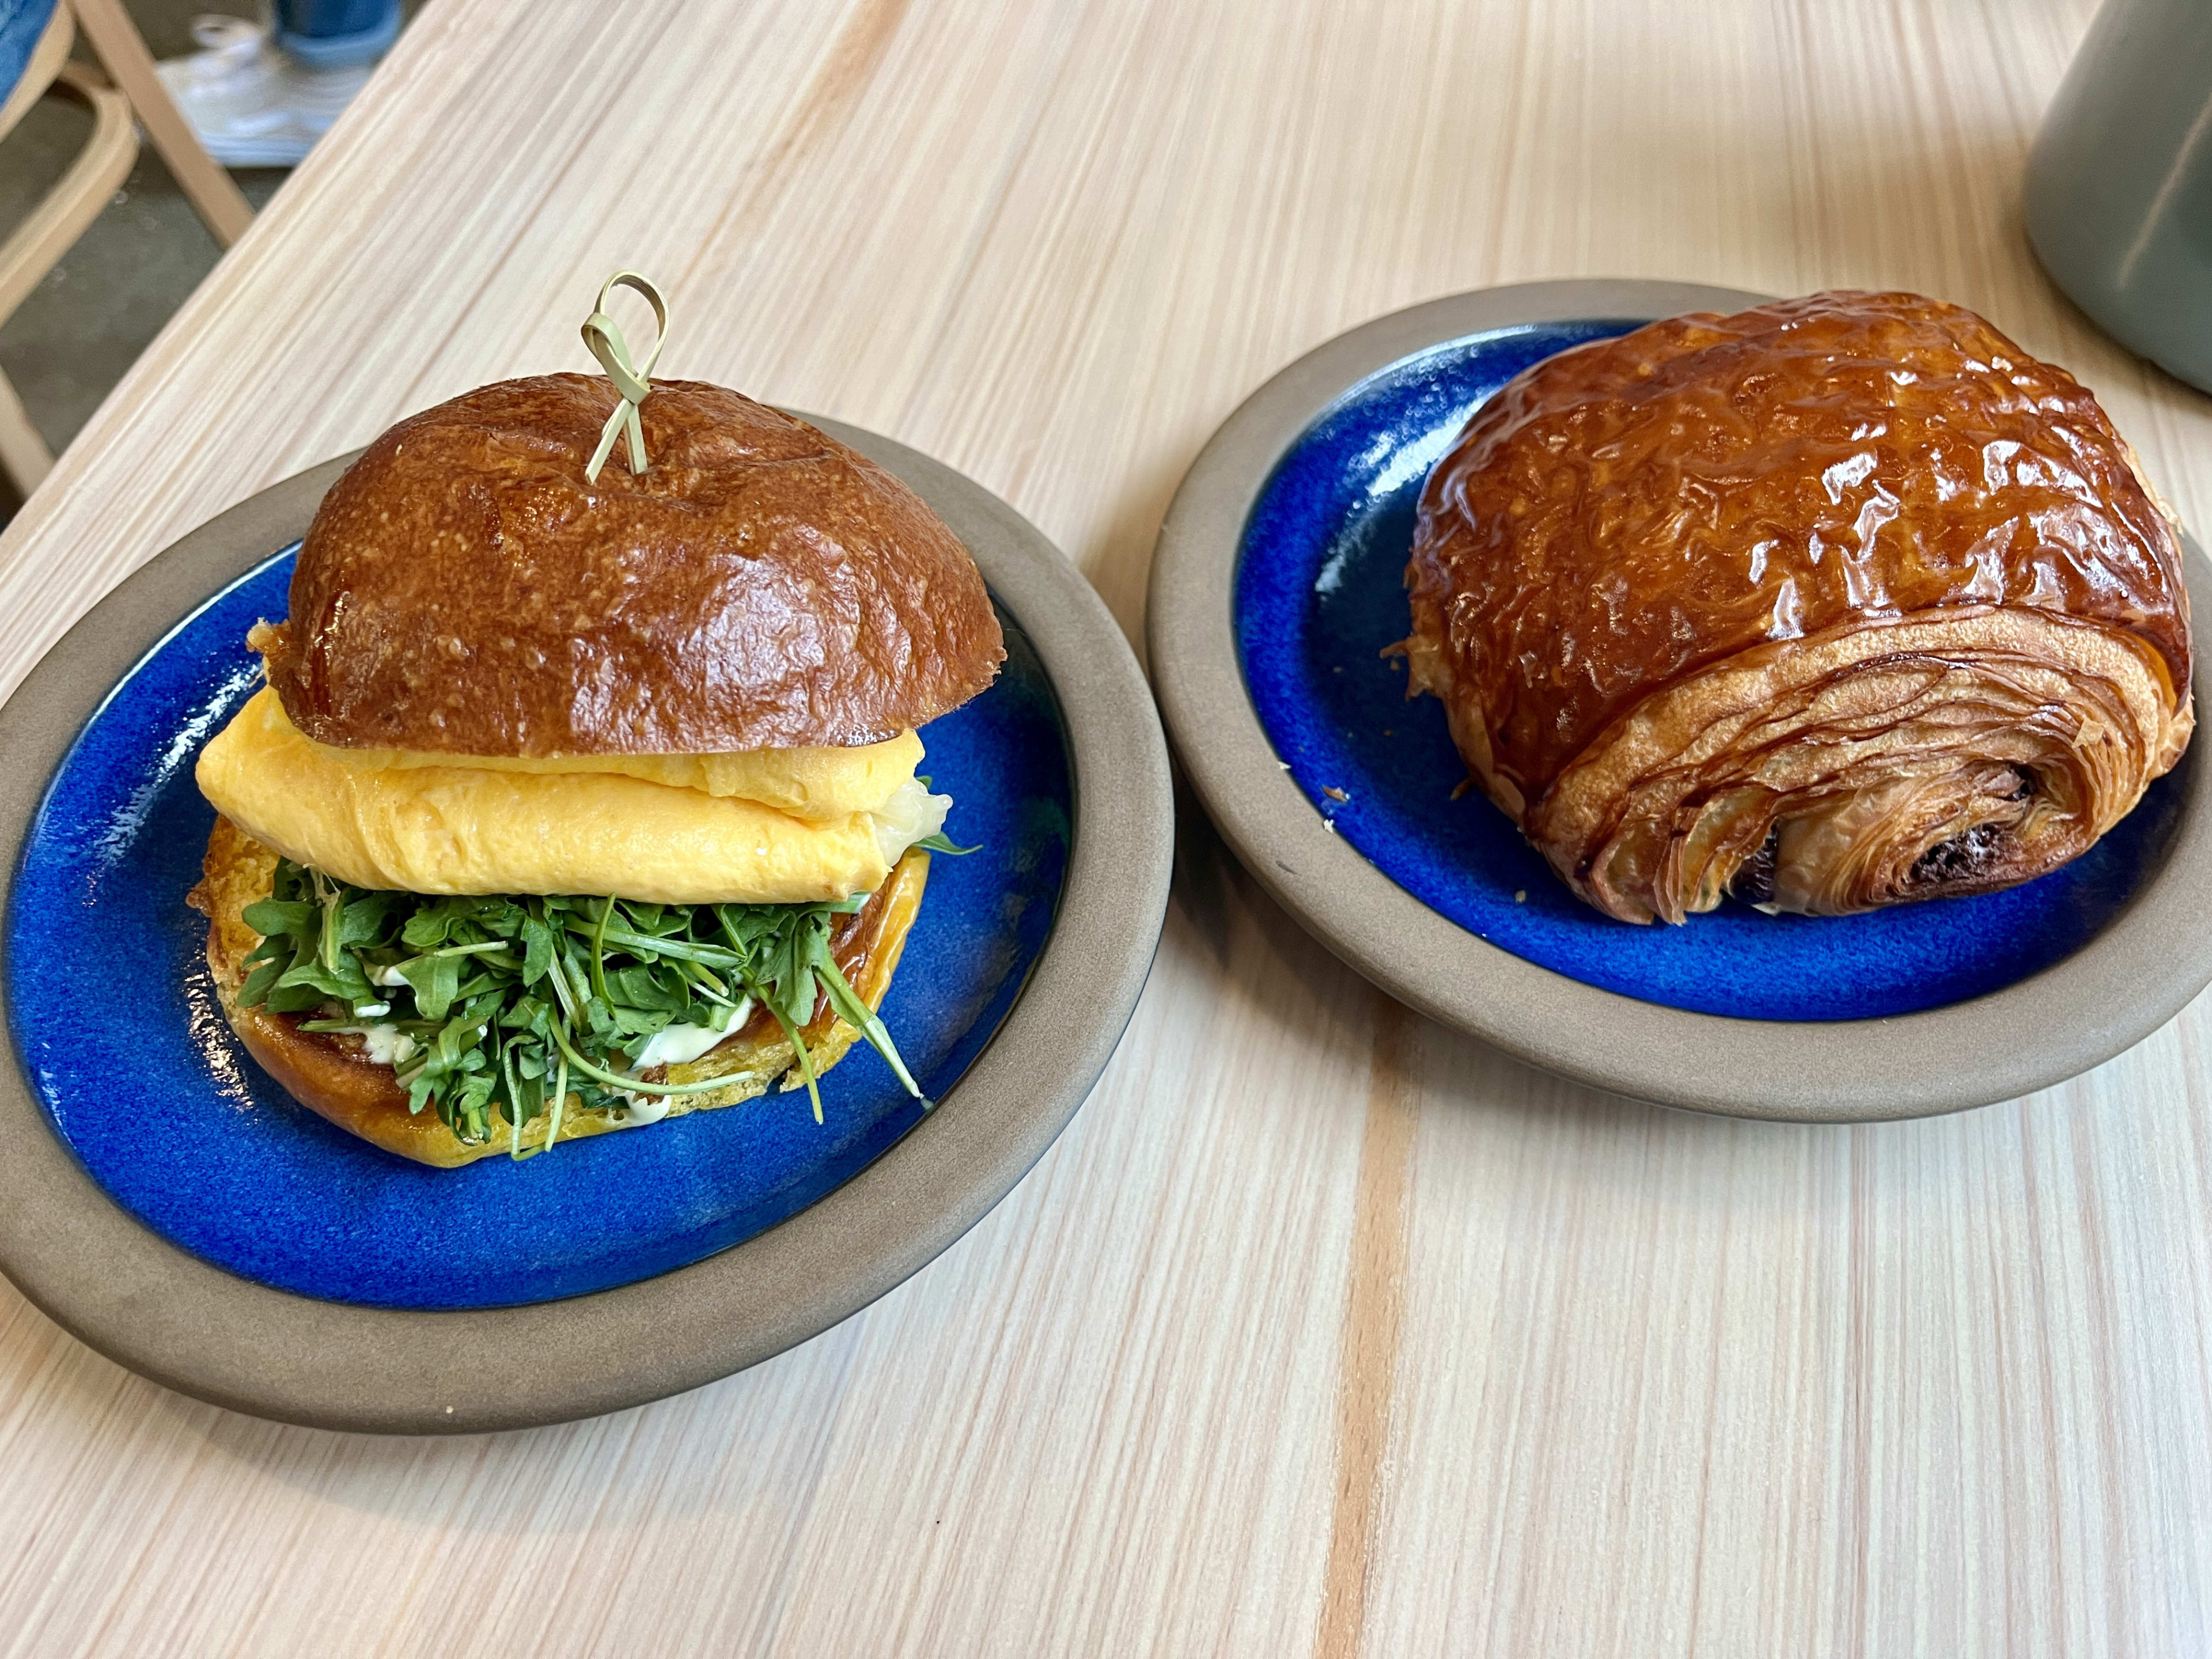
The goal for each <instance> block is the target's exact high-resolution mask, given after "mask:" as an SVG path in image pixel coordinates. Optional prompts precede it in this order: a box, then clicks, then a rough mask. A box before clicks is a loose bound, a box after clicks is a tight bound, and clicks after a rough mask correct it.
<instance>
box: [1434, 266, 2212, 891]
mask: <svg viewBox="0 0 2212 1659" xmlns="http://www.w3.org/2000/svg"><path fill="white" fill-rule="evenodd" d="M1406 583H1407V589H1408V591H1409V594H1410V598H1411V605H1412V612H1413V633H1412V636H1411V637H1410V638H1409V639H1408V640H1407V641H1406V642H1405V650H1406V653H1407V657H1408V658H1409V659H1410V660H1409V666H1410V670H1411V672H1410V675H1409V680H1410V687H1409V690H1410V691H1412V692H1422V691H1426V692H1429V693H1431V694H1433V695H1434V696H1437V698H1438V699H1440V700H1441V701H1442V702H1443V706H1444V709H1445V712H1446V714H1447V716H1448V718H1449V723H1450V726H1451V732H1452V736H1453V738H1454V740H1455V743H1456V744H1457V745H1458V748H1459V750H1460V752H1461V754H1462V756H1463V757H1465V759H1466V762H1467V764H1468V769H1469V772H1470V774H1471V775H1472V777H1473V780H1474V782H1475V783H1476V784H1478V785H1479V786H1480V787H1481V789H1482V790H1483V792H1484V793H1486V794H1487V795H1488V796H1489V797H1490V799H1492V801H1494V802H1495V803H1496V804H1497V805H1498V806H1499V807H1500V808H1501V809H1502V810H1503V811H1505V812H1506V813H1507V814H1508V815H1509V816H1510V817H1512V818H1513V820H1514V821H1515V822H1516V823H1518V824H1519V825H1520V827H1521V829H1522V832H1523V833H1524V834H1525V835H1526V836H1528V839H1529V841H1530V842H1532V843H1533V844H1534V846H1535V847H1536V848H1538V849H1539V850H1540V851H1541V852H1542V853H1543V854H1544V855H1545V857H1546V858H1547V860H1549V861H1550V862H1551V864H1552V866H1553V868H1554V869H1555V870H1557V871H1558V872H1559V876H1560V877H1561V878H1562V879H1564V880H1565V882H1566V883H1567V884H1569V885H1570V886H1571V888H1572V889H1573V890H1575V892H1576V893H1577V894H1578V895H1580V896H1582V897H1583V899H1584V900H1586V901H1588V902H1589V903H1591V904H1593V905H1595V907H1597V908H1599V909H1601V910H1602V911H1604V912H1605V913H1606V914H1607V915H1612V916H1615V917H1618V918H1620V920H1622V921H1633V922H1648V921H1652V920H1654V919H1655V918H1656V919H1659V920H1663V921H1669V922H1680V921H1683V920H1684V919H1685V918H1686V916H1688V915H1690V914H1692V912H1697V911H1703V910H1709V909H1711V908H1713V907H1714V906H1716V905H1717V904H1718V903H1719V902H1721V900H1722V899H1723V897H1724V896H1730V895H1733V896H1736V897H1738V898H1741V899H1743V900H1746V901H1747V902H1753V903H1755V904H1757V905H1759V906H1760V907H1761V908H1767V909H1770V910H1784V911H1794V912H1799V913H1803V914H1807V915H1839V914H1844V913H1848V912H1852V911H1860V910H1867V909H1871V908H1877V907H1880V906H1883V905H1890V904H1897V903H1901V902H1908V901H1911V900H1917V899H1923V898H1931V897H1936V896H1941V895H1945V894H1963V893H1978V892H1984V891H1988V890H1992V889H1995V888H2000V887H2005V886H2009V885H2011V884H2015V883H2017V882H2022V881H2027V880H2030V879H2032V878H2035V877H2037V876H2040V875H2043V874H2045V872H2049V871H2051V870H2053V869H2056V868H2057V867H2058V866H2060V865H2063V864H2064V863H2065V862H2067V861H2068V860H2070V859H2073V858H2075V857H2076V856H2078V855H2079V854H2081V853H2082V852H2083V851H2084V850H2085V849H2087V848H2088V847H2089V846H2090V845H2092V844H2093V842H2095V841H2096V840H2097V839H2098V837H2099V836H2102V835H2103V834H2104V833H2105V832H2106V830H2108V829H2111V828H2112V825H2113V824H2115V823H2118V821H2119V820H2120V818H2121V817H2124V815H2125V814H2126V813H2127V812H2128V811H2130V809H2131V808H2132V807H2133V806H2134V805H2136V801H2137V800H2139V799H2141V798H2142V793H2143V791H2144V789H2145V788H2146V787H2148V785H2149V784H2150V783H2151V781H2153V780H2154V779H2156V778H2157V777H2159V776H2160V775H2162V774H2163V773H2165V772H2166V771H2167V770H2168V769H2170V768H2172V766H2173V765H2174V763H2176V762H2177V761H2178V760H2179V757H2180V756H2181V754H2182V751H2183V750H2184V749H2185V747H2186V746H2187V744H2188V742H2189V736H2190V732H2191V728H2192V726H2193V724H2194V720H2193V716H2192V714H2191V707H2190V673H2191V644H2190V629H2189V597H2188V593H2187V591H2186V589H2185V585H2184V580H2183V571H2182V556H2181V543H2180V538H2179V532H2178V529H2177V526H2176V525H2175V523H2174V521H2173V519H2172V513H2170V512H2169V511H2168V510H2167V509H2166V507H2165V506H2164V504H2163V503H2162V502H2161V501H2160V500H2159V498H2158V496H2157V495H2156V494H2155V493H2154V491H2153V489H2151V487H2150V485H2149V484H2148V482H2147V481H2146V480H2145V478H2144V477H2143V474H2142V469H2141V467H2140V465H2138V463H2137V461H2136V457H2135V454H2134V453H2133V451H2132V450H2131V449H2130V447H2129V446H2128V445H2127V443H2126V442H2125V441H2124V440H2123V439H2122V438H2121V437H2120V435H2118V433H2117V432H2116V431H2114V429H2113V428H2112V422H2110V421H2109V420H2107V419H2106V416H2105V413H2104V411H2103V410H2101V409H2100V407H2099V406H2098V404H2097V401H2096V399H2095V398H2093V397H2092V396H2091V395H2090V394H2089V392H2087V390H2086V389H2084V388H2083V387H2082V386H2081V385H2080V384H2079V383H2077V382H2076V381H2075V380H2074V378H2073V377H2072V376H2071V375H2069V374H2067V373H2066V372H2065V371H2064V370H2063V369H2060V368H2054V367H2052V366H2051V365H2050V364H2047V363H2043V362H2038V361H2036V359H2034V358H2033V357H2031V356H2028V354H2027V353H2026V352H2025V351H2022V350H2021V349H2020V348H2019V347H2018V346H2016V345H2015V344H2014V343H2012V342H2011V341H2009V340H2008V339H2006V338H2005V337H2004V336H2003V335H2002V334H2000V333H1998V332H1997V331H1996V329H1994V328H1992V327H1991V326H1990V325H1989V324H1988V323H1986V322H1984V320H1983V319H1981V318H1979V317H1977V316H1976V315H1974V314H1973V313H1971V312H1968V311H1965V310H1962V309H1960V307H1956V306H1952V305H1946V304H1943V303H1942V302H1940V301H1933V300H1928V299H1923V298H1922V297H1920V296H1918V295H1911V294H1897V293H1887V294H1875V293H1858V292H1838V293H1828V294H1816V295H1811V296H1809V297H1807V298H1803V299H1796V300H1786V301H1778V302H1776V303H1773V304H1771V305H1764V306H1759V307H1755V308H1753V309H1752V310H1749V311H1746V312H1742V313H1739V314H1737V315H1735V316H1732V317H1719V316H1713V315H1704V314H1701V315H1692V316H1686V317H1677V318H1673V319H1668V320H1666V321H1662V322H1657V323H1654V324H1651V325H1649V326H1648V327H1644V328H1639V329H1638V330H1636V331H1633V332H1632V333H1629V334H1626V335H1623V336H1620V337H1618V338H1614V339H1609V340H1603V341H1597V342H1593V343H1589V344H1586V345H1583V346H1578V347H1576V348H1574V349H1571V350H1568V351H1565V352H1562V353H1560V354H1559V355H1558V356H1554V357H1551V358H1548V359H1547V360H1546V361H1545V362H1541V363H1539V364H1537V365H1535V366H1534V368H1530V369H1528V371H1526V372H1525V373H1523V374H1521V375H1520V376H1519V377H1517V378H1516V380H1513V381H1512V382H1511V383H1510V384H1509V385H1508V386H1505V387H1504V389H1503V390H1501V391H1500V392H1498V394H1497V395H1496V396H1495V397H1493V398H1491V399H1490V400H1489V401H1487V402H1486V403H1485V404H1483V405H1482V406H1481V407H1480V409H1479V410H1476V412H1475V414H1474V416H1473V417H1472V419H1471V420H1470V421H1469V422H1468V426H1467V428H1466V429H1465V430H1464V431H1463V432H1462V434H1461V435H1460V436H1459V438H1458V439H1457V441H1455V443H1454V444H1453V446H1452V447H1451V449H1450V450H1449V453H1447V454H1446V455H1445V456H1444V457H1443V459H1442V460H1441V461H1439V462H1438V463H1437V466H1436V468H1435V470H1434V471H1432V472H1431V475H1430V477H1429V479H1428V482H1427V484H1426V486H1425V489H1424V491H1423V494H1422V497H1421V503H1420V510H1419V518H1418V520H1417V523H1416V527H1415V531H1414V538H1413V555H1412V558H1411V561H1410V562H1409V563H1408V565H1407V572H1406Z"/></svg>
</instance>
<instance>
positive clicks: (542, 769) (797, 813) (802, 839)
mask: <svg viewBox="0 0 2212 1659" xmlns="http://www.w3.org/2000/svg"><path fill="white" fill-rule="evenodd" d="M921 755H922V748H921V739H920V738H917V737H915V734H914V733H913V732H907V733H905V734H903V735H902V736H900V737H897V738H893V739H891V740H890V742H888V743H880V744H870V745H866V746H864V747H860V748H854V749H781V750H756V751H754V752H752V753H750V754H739V755H643V756H619V755H610V756H587V757H575V758H572V759H556V760H519V759H501V758H496V757H454V756H442V755H428V754H420V753H410V752H408V751H404V750H357V749H336V748H331V747H329V746H327V745H325V744H319V743H315V742H313V741H312V740H310V739H309V738H307V736H306V735H304V734H303V733H302V732H301V731H300V729H299V728H298V727H297V726H294V725H293V724H292V722H291V720H290V719H289V717H288V716H287V715H286V714H285V713H284V706H283V703H282V702H279V701H278V700H277V697H276V693H275V692H274V691H271V690H268V689H267V688H265V687H264V689H263V690H261V691H259V692H258V693H257V694H256V695H255V696H254V697H253V698H252V700H251V701H250V702H247V703H246V707H245V708H241V709H240V710H239V712H238V714H237V716H236V717H235V718H234V720H232V721H231V722H230V724H229V725H228V726H225V727H224V728H223V729H222V731H221V732H218V733H217V734H216V737H215V738H214V740H213V741H212V742H210V744H208V746H207V747H206V749H204V750H202V751H201V754H200V759H199V765H198V768H197V778H198V781H199V787H200V793H203V794H204V795H205V796H206V797H207V798H208V799H209V800H210V801H211V802H213V803H214V805H215V807H216V810H217V811H220V812H222V814H223V816H224V817H228V818H229V819H230V820H231V822H232V823H235V824H237V825H238V826H239V828H240V829H243V830H244V831H246V834H247V835H249V836H252V838H253V839H254V840H256V841H258V842H262V843H263V844H264V846H268V847H270V848H275V849H276V851H277V852H279V853H282V854H283V855H284V856H285V857H287V858H289V859H292V860H295V861H296V862H298V863H301V864H305V865H309V866H313V868H315V869H318V870H321V871H323V872H325V873H327V874H329V875H332V876H335V877H337V878H338V879H339V880H341V881H347V882H351V883H352V884H355V885H356V886H360V887H370V888H397V889H400V890H404V891H407V892H413V893H589V894H599V893H612V894H615V895H617V896H620V897H623V898H634V899H642V900H645V901H647V902H653V903H661V904H704V903H746V904H795V903H800V902H806V901H810V900H817V899H841V898H844V897H847V896H850V895H851V894H854V893H858V892H872V891H873V890H875V889H876V888H877V887H878V886H880V885H881V884H882V883H883V880H884V877H885V876H886V875H888V874H889V873H890V868H891V866H893V865H894V864H896V862H897V861H898V860H899V856H900V855H901V854H902V853H904V852H905V850H906V849H907V848H908V847H909V846H911V845H912V844H913V843H914V842H917V841H920V840H922V839H923V838H925V837H927V836H930V835H932V834H933V833H935V831H936V830H937V829H939V827H940V826H941V825H942V823H943V822H944V817H945V807H946V806H947V805H950V804H951V803H950V801H949V800H947V799H946V798H945V797H944V796H941V795H932V794H931V793H929V792H928V790H927V788H926V787H924V786H923V785H922V783H921V781H920V780H918V779H917V778H916V777H915V775H914V774H915V766H916V765H917V764H918V763H920V761H921Z"/></svg>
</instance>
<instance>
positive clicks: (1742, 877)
mask: <svg viewBox="0 0 2212 1659" xmlns="http://www.w3.org/2000/svg"><path fill="white" fill-rule="evenodd" d="M1781 853H1782V826H1781V825H1780V824H1779V823H1777V824H1776V825H1775V826H1774V827H1773V828H1772V829H1769V830H1768V831H1767V832H1766V839H1765V841H1763V842H1759V850H1758V851H1757V852H1756V853H1753V854H1752V855H1751V856H1750V857H1749V858H1747V859H1746V860H1744V861H1743V862H1742V863H1741V864H1739V865H1738V866H1736V867H1735V875H1733V876H1731V877H1730V878H1729V896H1730V897H1731V898H1737V899H1741V900H1742V901H1743V902H1745V903H1746V904H1766V903H1769V902H1771V901H1772V900H1773V897H1774V862H1775V860H1776V859H1778V857H1780V856H1781Z"/></svg>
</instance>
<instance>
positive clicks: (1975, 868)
mask: <svg viewBox="0 0 2212 1659" xmlns="http://www.w3.org/2000/svg"><path fill="white" fill-rule="evenodd" d="M2004 838H2005V826H2004V825H2002V824H1997V823H1978V824H1976V825H1975V826H1974V827H1973V828H1972V829H1969V830H1967V831H1966V834H1965V835H1963V836H1952V838H1951V839H1950V840H1948V841H1943V842H1936V845H1935V846H1933V847H1931V848H1929V849H1928V850H1927V851H1926V852H1924V853H1923V854H1921V855H1920V856H1919V858H1918V859H1917V860H1914V862H1913V866H1912V873H1911V875H1910V876H1908V877H1906V878H1905V879H1906V880H1908V881H1909V882H1911V884H1912V885H1914V886H1915V887H1934V886H1938V885H1941V884H1942V883H1944V882H1947V881H1966V880H1968V879H1971V878H1973V877H1975V876H1978V875H1980V874H1982V873H1983V872H1984V871H1986V870H1987V869H1988V868H1989V867H1990V865H1992V864H1994V863H1996V854H1997V848H1999V847H2000V846H2002V844H2003V842H2004Z"/></svg>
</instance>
